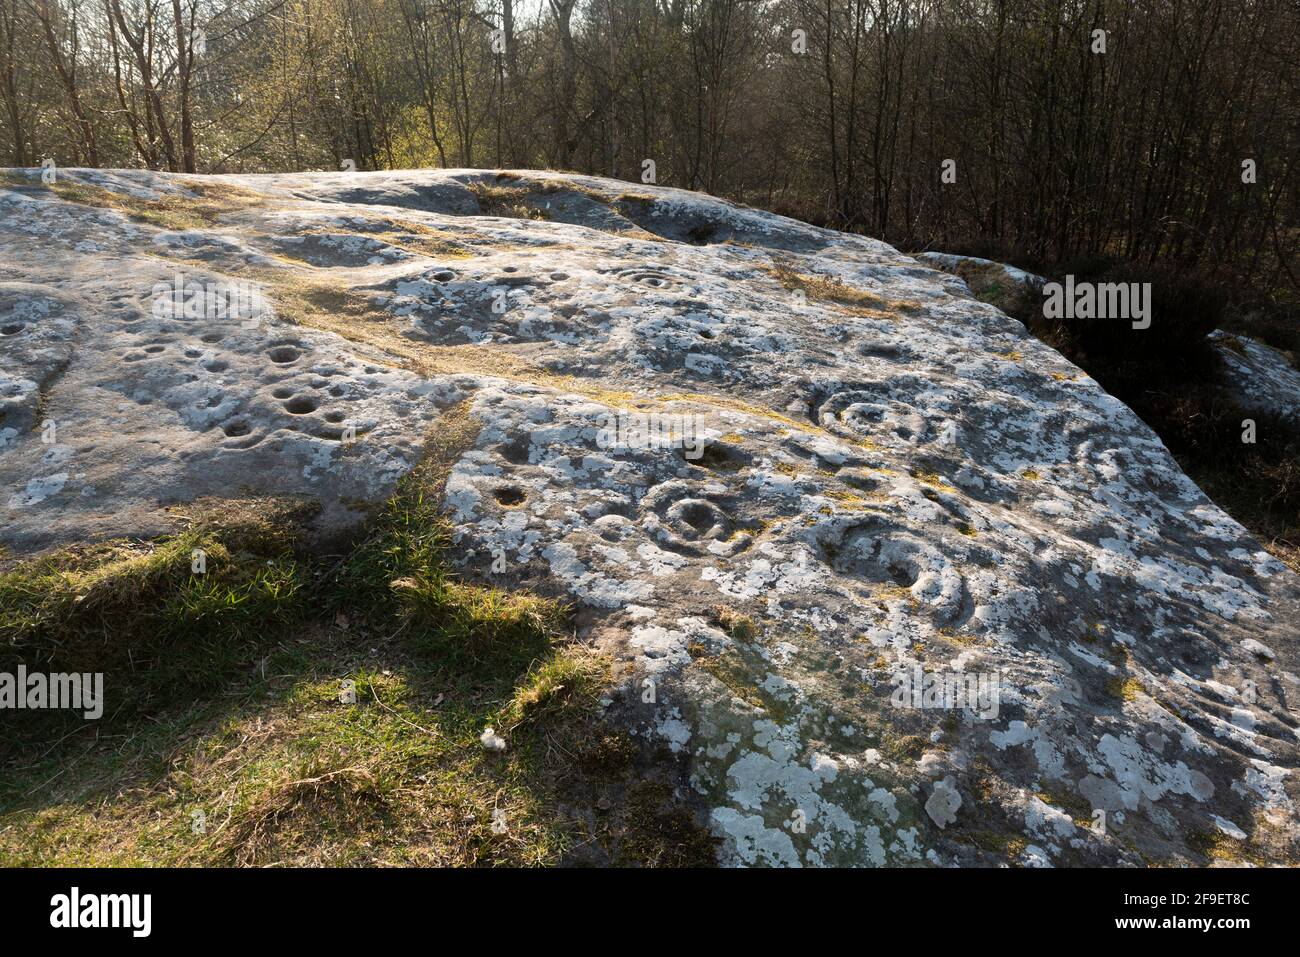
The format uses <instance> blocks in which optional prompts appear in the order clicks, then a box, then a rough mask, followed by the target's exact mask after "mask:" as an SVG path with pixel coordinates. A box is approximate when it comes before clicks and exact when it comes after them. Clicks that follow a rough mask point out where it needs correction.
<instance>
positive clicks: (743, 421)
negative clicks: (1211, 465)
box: [0, 170, 1300, 866]
mask: <svg viewBox="0 0 1300 957" xmlns="http://www.w3.org/2000/svg"><path fill="white" fill-rule="evenodd" d="M0 261H3V263H4V276H3V282H0V401H2V402H3V405H2V406H0V409H2V410H3V419H0V509H3V532H0V542H3V544H4V545H5V546H6V547H7V548H8V549H9V550H10V552H11V554H15V555H24V554H31V553H35V552H38V551H40V550H43V549H45V548H48V547H50V546H52V545H55V544H58V543H63V542H68V541H77V540H82V539H85V538H89V537H104V536H110V535H112V536H117V535H148V534H154V533H157V532H159V531H163V530H165V529H166V528H167V527H168V523H169V521H170V519H169V517H168V513H167V512H166V511H165V508H164V506H166V505H167V504H169V503H180V502H185V501H188V500H190V499H192V498H195V497H199V496H217V497H234V496H239V495H242V494H245V493H246V492H249V493H253V492H255V493H260V494H265V493H300V494H306V495H310V496H313V497H315V498H317V499H319V500H320V501H321V503H322V505H323V511H322V513H321V517H320V519H319V522H320V531H321V533H322V534H329V533H334V532H341V531H345V530H347V529H348V528H350V527H352V526H354V525H355V524H356V523H357V522H359V521H360V520H361V518H362V516H363V514H364V513H363V511H362V510H361V509H360V508H359V506H360V505H362V504H364V503H366V502H373V501H375V500H376V499H379V498H382V497H383V496H384V495H385V494H387V492H388V491H389V490H390V489H391V488H392V486H393V483H394V482H395V481H396V479H397V478H398V477H399V476H400V475H401V474H403V473H404V472H405V471H406V470H408V469H409V468H410V467H411V466H412V465H413V463H414V462H415V461H416V459H417V457H418V456H419V454H420V450H421V447H422V441H423V439H424V437H425V435H426V434H427V433H428V432H429V431H430V430H434V431H436V430H437V429H438V423H439V419H440V416H442V415H443V414H444V412H445V411H446V410H448V409H450V408H452V407H459V408H465V407H468V409H469V411H470V413H471V415H472V416H473V417H474V418H475V419H476V420H477V421H478V422H479V423H480V424H481V429H480V431H479V432H478V435H477V439H476V440H475V444H474V445H473V447H472V448H469V449H467V450H466V451H464V452H463V454H461V455H460V457H459V459H458V460H457V461H456V463H455V465H454V468H453V469H452V472H451V477H450V479H449V481H448V484H447V502H446V505H447V509H448V512H449V515H450V517H451V520H452V521H453V522H454V524H455V527H456V530H457V538H458V542H457V546H458V554H459V556H460V559H461V561H462V562H463V565H464V571H465V574H466V575H467V576H472V577H480V578H483V579H485V580H492V581H495V582H497V583H499V584H511V585H527V586H531V587H536V588H539V589H542V590H549V591H551V592H553V593H561V594H565V595H567V596H568V597H570V598H571V599H572V600H573V601H574V602H575V603H576V604H577V606H578V607H579V609H580V614H579V626H580V628H581V629H582V631H583V633H584V635H587V636H590V637H591V638H592V639H593V640H595V641H597V642H599V643H600V644H601V645H602V646H603V647H605V648H607V649H608V650H609V651H610V652H611V653H612V654H614V655H615V657H616V658H617V659H618V661H619V662H620V663H621V671H620V678H619V684H618V685H617V686H615V687H612V688H611V689H610V691H609V693H608V699H607V712H608V715H609V717H610V720H612V721H616V722H620V723H622V724H624V725H625V726H627V727H629V728H631V729H633V730H634V731H635V732H636V733H637V734H640V735H645V736H647V737H648V738H650V739H653V740H657V741H662V742H663V743H664V744H665V745H666V746H667V748H668V749H670V751H671V752H672V753H673V755H674V756H675V760H676V761H678V762H679V764H680V773H681V776H682V778H681V779H682V782H683V787H682V789H681V791H682V799H683V800H686V801H689V802H691V803H692V804H693V805H694V806H696V807H698V808H699V809H700V811H701V814H702V815H704V816H705V817H706V818H707V820H708V822H709V825H710V826H711V828H712V829H713V830H714V832H715V833H716V834H717V835H718V836H719V837H720V838H721V844H720V848H721V849H720V854H721V857H722V860H723V862H724V863H736V864H770V865H839V864H864V865H902V864H934V865H945V866H947V865H976V864H994V863H1004V862H1011V863H1023V864H1034V865H1037V864H1057V865H1077V864H1107V865H1113V864H1131V865H1141V864H1156V863H1178V862H1188V863H1202V862H1205V861H1206V860H1210V859H1226V860H1232V861H1254V862H1291V863H1294V862H1295V861H1296V860H1297V859H1300V852H1298V850H1297V834H1298V830H1297V821H1296V808H1295V800H1296V797H1297V794H1300V786H1298V785H1297V782H1296V777H1295V772H1296V768H1297V766H1298V765H1300V750H1298V747H1297V745H1298V744H1300V741H1298V740H1297V725H1298V724H1300V712H1298V711H1297V696H1298V695H1300V678H1297V676H1296V672H1297V658H1298V657H1300V652H1298V650H1297V642H1296V639H1297V631H1298V629H1297V623H1298V622H1300V579H1298V578H1297V576H1296V575H1295V574H1294V573H1292V572H1290V571H1289V570H1287V569H1286V568H1285V567H1284V566H1283V565H1282V564H1281V563H1279V562H1278V561H1276V560H1275V559H1273V558H1272V557H1271V556H1269V555H1268V554H1267V553H1266V552H1265V551H1264V550H1263V549H1262V548H1261V546H1260V545H1259V543H1258V542H1256V541H1254V540H1253V539H1252V538H1251V536H1250V535H1249V534H1248V533H1247V532H1246V531H1245V530H1244V529H1243V528H1242V527H1241V526H1240V525H1239V524H1238V523H1237V522H1235V521H1233V520H1232V519H1231V518H1230V517H1229V516H1227V515H1226V514H1224V512H1222V511H1221V510H1220V509H1219V508H1217V507H1216V506H1215V505H1214V504H1213V503H1211V502H1210V501H1209V500H1207V499H1206V497H1205V496H1204V495H1203V494H1202V493H1201V491H1200V490H1199V489H1198V488H1197V487H1196V486H1195V485H1194V484H1193V483H1192V482H1191V481H1190V480H1188V479H1187V478H1186V476H1184V475H1183V473H1182V472H1181V471H1180V470H1179V468H1178V467H1177V465H1176V464H1175V463H1174V461H1173V459H1172V458H1171V457H1170V455H1169V453H1168V451H1167V450H1166V449H1165V448H1164V446H1163V445H1162V444H1161V442H1160V441H1159V439H1158V438H1157V437H1156V436H1155V435H1154V434H1153V433H1152V432H1151V431H1150V430H1149V429H1147V428H1146V427H1145V426H1144V425H1143V424H1142V422H1140V421H1139V420H1138V419H1137V418H1136V417H1135V416H1134V415H1133V414H1132V413H1131V412H1130V411H1129V409H1128V408H1126V407H1125V406H1124V405H1122V404H1121V403H1120V402H1118V401H1117V400H1115V399H1114V398H1112V397H1111V396H1109V395H1108V394H1106V393H1105V392H1104V391H1102V389H1101V388H1100V387H1099V386H1098V385H1097V384H1096V383H1095V382H1094V381H1093V380H1092V379H1090V378H1089V377H1087V376H1086V375H1085V374H1083V373H1082V372H1081V371H1080V370H1079V369H1078V368H1076V367H1075V366H1073V365H1071V364H1070V363H1068V362H1066V361H1065V360H1064V359H1062V358H1061V356H1060V355H1058V354H1057V353H1055V352H1054V351H1053V350H1052V349H1050V348H1048V347H1047V346H1045V345H1043V344H1042V343H1040V342H1038V341H1037V340H1035V339H1034V338H1032V337H1031V336H1029V335H1028V334H1027V333H1026V331H1025V329H1024V328H1023V327H1022V326H1021V324H1020V323H1018V322H1016V321H1014V320H1012V319H1009V318H1008V317H1007V316H1006V315H1005V314H1003V313H1002V312H1000V311H999V310H998V309H996V308H994V307H993V306H990V305H987V304H984V303H981V302H978V301H976V300H975V299H973V298H972V297H971V296H970V294H969V292H968V290H967V289H966V287H965V286H964V285H963V284H962V283H960V282H959V281H957V280H956V279H954V278H953V277H951V276H948V275H946V274H944V273H942V272H938V271H935V270H934V269H931V268H928V267H927V266H925V265H922V264H921V263H919V262H917V261H916V260H913V259H910V258H908V257H906V256H903V255H901V254H899V253H898V252H896V251H895V250H894V249H892V248H890V247H889V246H887V245H885V244H883V243H879V242H875V241H873V240H870V239H866V238H863V237H859V236H849V235H844V234H840V233H835V232H831V231H827V230H823V229H816V228H813V227H811V226H807V225H803V224H800V223H797V222H794V221H792V220H789V219H785V218H782V217H779V216H775V215H771V214H768V213H763V212H759V211H755V210H751V209H747V208H743V207H740V206H736V205H733V204H729V203H726V202H722V201H719V200H715V199H712V198H708V197H704V196H700V195H697V194H692V193H687V192H682V191H680V190H673V189H665V188H657V187H642V186H635V187H634V186H630V185H628V184H625V183H618V182H614V181H610V180H603V179H596V178H589V177H582V176H570V175H560V174H550V173H531V172H527V173H525V172H520V173H484V172H479V171H421V172H412V173H391V174H378V173H376V174H301V175H278V176H225V177H206V178H197V177H183V176H171V175H165V174H157V173H147V172H92V171H82V170H74V171H62V172H61V173H60V174H59V180H58V182H56V183H55V184H53V185H52V186H46V185H43V184H42V183H41V181H40V179H39V176H38V174H37V172H35V171H32V172H27V173H22V172H18V173H14V174H11V175H10V177H9V179H8V180H7V181H6V183H5V184H4V185H3V187H0ZM178 277H179V278H178ZM178 289H179V290H180V292H179V293H178V292H176V290H178ZM195 289H201V290H203V292H204V295H203V296H202V297H197V296H196V295H192V294H191V292H192V291H193V290H195Z"/></svg>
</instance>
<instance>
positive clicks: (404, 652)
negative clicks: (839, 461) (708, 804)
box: [0, 410, 712, 865]
mask: <svg viewBox="0 0 1300 957" xmlns="http://www.w3.org/2000/svg"><path fill="white" fill-rule="evenodd" d="M472 438H473V430H472V425H471V423H470V420H469V419H468V418H467V417H466V416H465V415H464V414H463V413H461V412H458V411H455V410H453V412H451V413H449V414H448V415H446V416H444V419H443V421H442V422H441V423H440V425H439V429H438V431H437V433H436V435H435V436H434V437H433V438H432V439H431V442H430V448H429V451H428V454H427V455H426V458H425V459H424V461H423V463H422V464H421V466H420V467H419V468H417V469H416V471H415V472H413V473H412V474H411V475H410V476H408V477H407V478H406V479H404V480H403V481H402V483H401V484H400V485H399V488H398V490H397V492H396V494H395V495H394V497H393V498H392V499H391V500H390V501H389V502H388V503H387V504H386V505H385V506H384V507H383V509H382V510H380V512H379V513H378V514H377V515H376V516H374V518H373V520H372V522H371V524H370V527H369V529H368V532H367V534H365V535H364V536H363V537H362V538H361V540H360V541H359V542H358V543H357V544H356V545H355V547H353V548H352V550H351V551H350V552H349V553H348V554H347V555H344V556H313V555H311V554H310V553H308V552H307V551H305V550H304V549H303V547H302V542H301V540H300V538H299V537H298V535H297V534H295V533H294V530H295V529H300V528H301V524H302V522H303V521H304V520H305V519H306V518H307V517H309V516H310V514H311V507H310V504H308V503H302V502H267V501H256V502H243V503H240V502H226V503H221V504H220V505H219V506H218V505H217V504H215V503H206V504H204V505H201V506H199V507H196V508H194V509H192V510H191V514H190V515H189V516H188V525H187V527H186V528H185V530H184V531H182V532H180V533H179V534H177V535H175V536H173V537H171V538H168V539H165V540H160V541H157V542H149V543H140V542H134V543H131V542H116V543H109V544H106V545H101V546H97V547H95V548H89V549H81V550H77V551H67V552H62V553H59V554H57V555H54V556H50V557H47V558H44V559H41V560H38V561H35V562H28V563H23V564H18V565H13V566H11V567H10V568H8V569H7V570H6V571H5V572H4V574H3V575H0V649H3V651H0V658H3V661H0V670H9V671H12V670H13V667H14V666H15V665H16V663H17V662H18V661H20V660H21V661H24V662H25V663H27V664H28V666H29V668H33V669H35V668H38V667H39V668H42V669H44V670H52V671H53V670H77V671H99V670H102V671H104V672H105V673H106V679H105V684H106V698H107V708H106V713H105V718H104V720H102V721H98V722H96V721H85V720H83V719H82V718H81V717H80V715H79V714H77V715H70V714H68V713H65V712H25V711H24V712H7V713H6V715H5V733H4V736H3V742H0V749H2V750H0V768H2V769H3V773H0V864H7V865H27V864H65V865H72V864H84V865H163V864H236V865H276V864H281V865H282V864H438V865H463V864H504V865H532V864H553V863H565V862H599V863H607V862H613V863H625V864H705V863H709V862H710V861H711V859H712V841H711V839H710V838H709V837H708V836H707V834H705V833H704V832H703V831H701V830H700V829H699V827H698V826H697V825H696V823H695V821H694V819H693V817H692V816H691V815H690V814H689V813H688V812H687V811H686V810H684V809H683V808H682V807H681V806H679V805H677V804H675V803H673V802H672V801H671V796H672V795H671V788H670V787H669V785H668V784H667V783H665V781H664V779H663V778H662V777H660V776H656V775H646V774H645V773H644V771H645V767H646V766H647V762H648V761H651V760H652V759H653V757H654V756H653V755H649V754H647V753H645V752H644V751H643V748H642V747H641V746H640V745H638V744H637V743H636V742H634V741H633V740H631V739H630V738H629V737H627V736H626V735H625V734H624V733H622V732H619V731H616V730H615V729H613V728H611V727H610V726H608V725H606V724H604V723H603V722H602V721H601V720H600V719H599V717H598V714H597V699H598V695H599V693H600V689H601V688H602V686H603V685H604V683H605V682H606V681H607V678H608V662H606V661H603V660H602V659H601V658H599V657H598V656H596V655H594V654H593V653H592V652H591V651H590V650H588V649H586V648H585V647H583V646H582V645H580V644H579V643H577V642H575V641H574V640H573V638H572V636H571V635H570V634H569V633H568V628H567V622H568V615H567V609H566V608H564V607H563V606H562V605H560V604H559V603H557V602H555V601H552V600H550V599H546V598H543V597H541V596H537V595H530V594H527V593H519V592H515V593H510V592H505V591H501V590H498V589H494V588H486V587H482V586H477V585H473V584H469V583H466V582H463V581H461V580H459V579H457V578H456V577H455V576H454V575H452V574H451V573H450V572H449V570H448V565H447V561H446V548H447V542H448V529H447V527H446V525H445V522H444V521H443V520H442V519H441V518H440V517H439V515H438V509H437V503H438V502H440V501H441V498H442V484H443V483H444V482H445V477H446V470H447V468H448V467H449V464H450V462H451V461H453V460H454V457H455V455H456V454H457V452H458V450H459V449H461V448H463V447H464V446H465V444H466V443H467V442H468V441H471V440H472ZM196 547H199V548H203V549H205V550H206V552H207V570H206V573H205V574H203V575H194V574H192V573H191V556H192V552H193V549H194V548H196ZM345 680H350V681H352V682H354V683H355V693H356V703H355V704H349V703H343V702H342V701H341V700H340V698H341V694H340V692H341V690H342V688H343V682H344V681H345ZM488 726H491V727H493V728H494V729H495V730H496V732H497V733H498V734H500V735H501V736H503V737H504V738H505V740H506V741H507V744H508V746H507V748H506V750H504V751H502V752H493V751H488V750H486V749H485V748H484V747H483V746H482V745H481V744H480V741H479V736H480V735H481V734H482V733H483V731H484V729H485V728H486V727H488Z"/></svg>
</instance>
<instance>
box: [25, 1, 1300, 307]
mask: <svg viewBox="0 0 1300 957" xmlns="http://www.w3.org/2000/svg"><path fill="white" fill-rule="evenodd" d="M1298 25H1300V3H1297V0H1136V2H1130V0H522V2H521V0H231V2H223V0H0V163H6V164H9V165H13V166H34V165H37V164H39V163H40V162H41V161H42V160H43V159H46V158H49V159H53V160H54V161H55V162H57V163H58V164H59V165H61V166H72V165H85V166H104V167H120V166H127V167H133V166H142V167H149V168H153V169H166V170H179V171H186V172H200V173H203V172H256V171H284V170H305V169H327V170H337V169H338V168H339V166H340V164H341V163H342V162H343V161H344V160H346V159H351V160H353V161H355V163H356V164H357V167H358V168H360V169H392V168H405V167H418V166H448V167H512V168H521V167H547V168H553V169H568V170H577V171H581V172H587V173H596V174H603V175H608V176H613V177H618V178H624V179H629V180H634V181H639V179H640V175H641V170H642V161H643V160H644V159H653V160H654V161H655V163H656V166H657V181H658V182H659V183H660V184H663V185H672V186H681V187H685V188H689V189H701V190H705V191H708V192H710V193H714V194H716V195H721V196H726V197H730V198H733V199H737V200H741V201H744V202H748V203H752V204H754V205H758V206H763V207H766V208H769V209H775V210H777V211H779V212H785V213H789V214H792V215H795V216H798V217H800V218H802V219H806V220H809V221H812V222H816V223H819V224H824V225H829V226H834V227H837V228H841V229H848V230H857V231H862V232H866V233H869V234H871V235H873V236H877V237H879V238H882V239H885V240H887V241H889V242H892V243H894V244H896V245H898V246H900V247H901V248H904V249H909V250H915V249H921V248H938V249H943V250H946V251H966V252H973V253H977V254H986V255H991V256H999V257H1001V258H1004V259H1009V260H1012V261H1016V262H1018V263H1020V264H1023V265H1029V266H1031V267H1034V266H1037V267H1039V268H1041V269H1044V270H1045V271H1046V270H1047V269H1048V268H1049V266H1051V265H1053V264H1060V263H1063V262H1067V261H1069V260H1071V259H1075V258H1078V257H1098V256H1103V257H1116V258H1118V259H1121V260H1124V261H1126V262H1129V263H1144V264H1160V265H1161V266H1162V267H1166V268H1170V269H1175V270H1178V271H1196V272H1197V273H1198V275H1200V276H1202V277H1209V278H1211V279H1213V280H1214V281H1216V282H1220V283H1223V284H1225V285H1226V286H1228V287H1230V288H1231V289H1232V290H1233V292H1234V299H1242V298H1245V299H1248V300H1252V301H1256V302H1263V303H1265V304H1267V303H1274V304H1275V303H1276V301H1277V299H1278V298H1279V297H1281V298H1282V299H1283V300H1286V301H1293V300H1294V298H1295V295H1296V290H1297V286H1298V285H1300V284H1298V283H1297V278H1296V274H1297V272H1298V271H1300V267H1298V266H1297V264H1296V262H1295V254H1294V253H1295V250H1294V247H1295V245H1296V243H1295V240H1296V234H1297V210H1300V178H1298V177H1297V172H1296V164H1297V160H1298V158H1300V148H1297V147H1298V146H1300V135H1298V134H1300V90H1297V84H1298V82H1300V79H1298V78H1300V69H1298V66H1300V62H1298V61H1300V30H1298V29H1297V27H1298ZM1097 29H1104V30H1105V31H1107V36H1106V52H1105V53H1096V52H1094V51H1093V47H1094V41H1093V31H1094V30H1097ZM796 30H801V31H803V37H804V48H803V52H795V49H794V48H795V46H796V45H798V40H797V36H796V34H795V31H796ZM945 159H952V160H955V161H956V164H957V180H956V183H955V184H944V183H942V182H941V181H940V172H941V164H942V163H943V161H944V160H945ZM1244 159H1253V160H1254V161H1255V164H1256V170H1257V174H1256V175H1257V181H1256V182H1255V183H1254V184H1245V183H1242V181H1241V173H1242V166H1241V164H1242V161H1243V160H1244Z"/></svg>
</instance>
